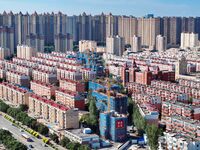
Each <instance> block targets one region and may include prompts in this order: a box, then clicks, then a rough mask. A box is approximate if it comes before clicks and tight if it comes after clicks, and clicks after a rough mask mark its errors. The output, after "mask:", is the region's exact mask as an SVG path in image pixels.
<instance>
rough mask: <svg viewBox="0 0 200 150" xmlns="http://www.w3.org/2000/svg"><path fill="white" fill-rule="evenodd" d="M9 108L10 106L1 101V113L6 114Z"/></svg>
mask: <svg viewBox="0 0 200 150" xmlns="http://www.w3.org/2000/svg"><path fill="white" fill-rule="evenodd" d="M9 108H10V107H9V105H7V104H5V103H4V102H3V101H0V111H2V112H4V113H6V112H7V110H8V109H9Z"/></svg>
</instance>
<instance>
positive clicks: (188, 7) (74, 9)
mask: <svg viewBox="0 0 200 150" xmlns="http://www.w3.org/2000/svg"><path fill="white" fill-rule="evenodd" d="M77 4H78V5H77ZM199 4H200V2H199V1H198V0H190V1H184V2H183V1H181V0H168V1H163V0H152V1H149V0H134V1H127V0H126V1H124V0H118V1H117V2H116V1H115V0H109V1H106V0H101V1H97V0H84V1H83V0H74V1H73V2H72V1H70V2H69V0H60V1H59V3H58V1H56V0H43V1H39V0H35V1H34V2H33V1H30V0H21V1H20V2H19V1H15V0H1V1H0V5H1V6H3V7H1V8H0V11H1V12H3V11H13V12H15V13H17V12H20V11H21V12H23V13H25V12H29V13H33V12H34V11H37V12H38V13H44V12H52V11H53V12H55V13H56V12H58V11H61V12H63V13H65V14H68V15H78V14H81V13H82V12H86V13H87V14H92V15H95V14H100V13H101V12H104V13H106V14H107V13H110V12H111V13H113V14H114V15H133V16H138V17H140V16H144V15H146V14H149V13H153V14H155V16H194V17H195V16H200V13H199V12H198V11H199V9H198V6H199ZM30 6H31V8H30ZM96 6H98V7H96ZM169 10H170V11H169Z"/></svg>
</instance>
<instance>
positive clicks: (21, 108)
mask: <svg viewBox="0 0 200 150" xmlns="http://www.w3.org/2000/svg"><path fill="white" fill-rule="evenodd" d="M19 109H20V110H21V111H27V110H28V106H27V105H25V104H21V105H19Z"/></svg>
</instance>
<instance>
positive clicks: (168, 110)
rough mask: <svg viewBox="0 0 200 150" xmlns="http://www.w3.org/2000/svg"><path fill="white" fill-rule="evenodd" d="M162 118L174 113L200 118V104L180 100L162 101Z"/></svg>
mask: <svg viewBox="0 0 200 150" xmlns="http://www.w3.org/2000/svg"><path fill="white" fill-rule="evenodd" d="M161 112H162V115H161V116H162V119H165V117H170V116H172V115H180V116H183V117H189V118H191V119H195V120H200V105H199V104H198V105H191V104H185V103H180V102H173V101H167V102H163V103H162V111H161Z"/></svg>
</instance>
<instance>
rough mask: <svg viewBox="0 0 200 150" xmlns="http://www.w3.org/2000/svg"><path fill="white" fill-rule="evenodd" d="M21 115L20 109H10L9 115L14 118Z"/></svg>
mask: <svg viewBox="0 0 200 150" xmlns="http://www.w3.org/2000/svg"><path fill="white" fill-rule="evenodd" d="M18 113H20V110H19V109H18V108H11V107H10V108H8V110H7V114H8V115H10V116H12V117H13V118H16V115H17V114H18Z"/></svg>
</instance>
